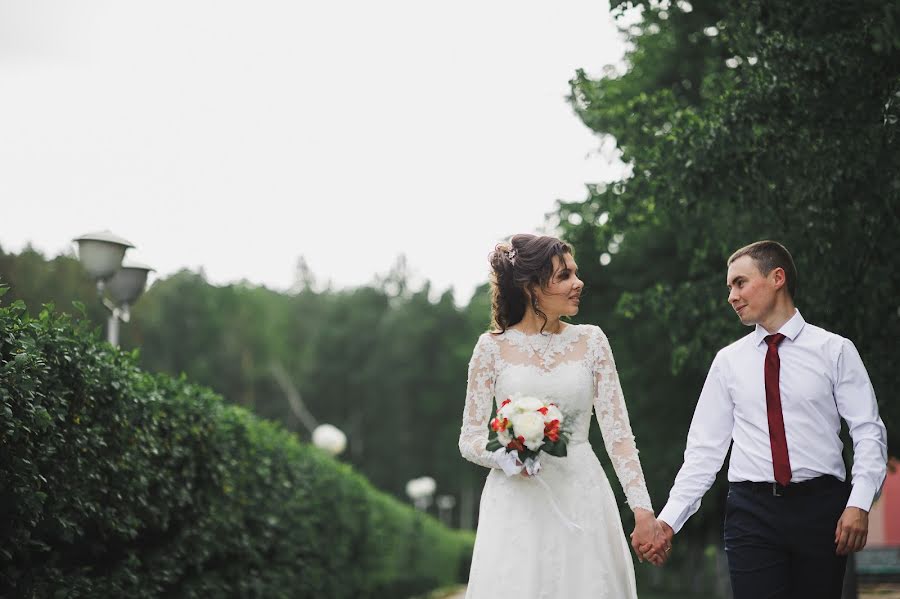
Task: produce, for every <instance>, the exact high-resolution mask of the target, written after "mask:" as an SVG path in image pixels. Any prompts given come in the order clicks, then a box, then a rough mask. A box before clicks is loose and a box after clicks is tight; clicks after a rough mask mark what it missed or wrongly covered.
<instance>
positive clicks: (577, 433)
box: [459, 325, 653, 511]
mask: <svg viewBox="0 0 900 599" xmlns="http://www.w3.org/2000/svg"><path fill="white" fill-rule="evenodd" d="M516 392H520V393H524V394H528V395H534V396H536V397H540V398H541V399H546V400H549V401H553V402H555V403H556V404H557V405H558V406H559V407H560V409H561V410H562V412H563V414H564V416H565V424H564V428H566V429H567V430H568V431H570V433H571V436H570V439H569V445H570V446H572V445H575V444H578V443H585V442H587V439H588V429H589V427H590V419H591V413H592V411H593V412H595V413H596V415H597V421H598V422H599V424H600V430H601V431H602V433H603V441H604V444H605V446H606V451H607V453H608V454H609V457H610V460H611V461H612V464H613V468H614V469H615V471H616V476H618V478H619V482H620V483H621V485H622V488H623V489H624V491H625V495H626V497H627V499H628V504H629V506H631V508H632V509H634V508H638V507H640V508H645V509H648V510H651V511H652V509H653V508H652V506H651V504H650V496H649V494H648V493H647V485H646V483H645V482H644V475H643V471H642V470H641V463H640V459H639V458H638V450H637V447H636V446H635V442H634V435H633V434H632V432H631V425H630V423H629V421H628V412H627V410H626V408H625V400H624V397H623V395H622V387H621V385H620V384H619V375H618V373H617V372H616V364H615V361H614V360H613V355H612V350H611V349H610V346H609V341H608V340H607V338H606V335H604V334H603V331H601V330H600V328H599V327H596V326H592V325H565V327H564V329H563V330H562V331H561V332H560V333H558V334H555V335H547V334H543V335H541V334H536V335H526V334H524V333H521V332H519V331H516V330H513V329H508V330H507V331H506V332H505V333H502V334H500V335H494V334H491V333H484V334H483V335H481V337H479V339H478V343H477V344H476V345H475V350H474V352H473V354H472V360H471V362H470V363H469V380H468V387H467V390H466V403H465V408H464V410H463V421H462V429H461V431H460V436H459V450H460V453H461V454H462V456H463V457H464V458H466V459H467V460H469V461H471V462H474V463H476V464H480V465H482V466H486V467H488V468H498V465H497V464H496V463H495V462H494V460H493V456H492V455H491V453H490V452H488V451H487V450H485V446H486V445H487V439H488V419H489V418H490V415H491V411H492V408H493V406H494V400H495V399H500V400H502V399H503V398H505V397H508V396H510V395H512V394H513V393H516Z"/></svg>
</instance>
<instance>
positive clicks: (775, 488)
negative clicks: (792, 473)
mask: <svg viewBox="0 0 900 599" xmlns="http://www.w3.org/2000/svg"><path fill="white" fill-rule="evenodd" d="M785 490H787V487H784V486H782V485H779V484H778V483H772V497H784V492H785Z"/></svg>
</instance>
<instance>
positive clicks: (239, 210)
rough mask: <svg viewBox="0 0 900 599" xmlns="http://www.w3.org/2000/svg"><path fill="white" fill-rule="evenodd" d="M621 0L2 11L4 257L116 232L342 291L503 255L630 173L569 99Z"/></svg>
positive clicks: (171, 250)
mask: <svg viewBox="0 0 900 599" xmlns="http://www.w3.org/2000/svg"><path fill="white" fill-rule="evenodd" d="M623 49H624V44H623V41H622V40H621V38H620V36H619V34H618V33H617V31H616V28H615V26H614V24H613V22H612V20H611V17H610V15H609V12H608V4H607V3H605V2H600V1H593V2H588V1H582V0H577V1H576V0H570V1H566V2H559V3H549V2H546V0H542V1H540V2H539V1H533V0H515V1H512V0H489V1H484V0H481V1H473V0H455V1H453V2H448V1H444V2H432V1H428V0H402V1H399V0H384V1H380V2H371V1H362V0H344V1H337V2H302V1H300V2H298V1H296V0H294V1H291V2H288V1H280V0H264V1H255V2H250V1H244V2H235V1H231V0H224V1H223V0H215V1H213V0H207V1H198V0H177V1H170V0H154V1H153V2H149V1H145V2H126V1H122V0H115V1H107V2H100V1H96V0H80V1H78V2H72V1H71V0H56V1H46V0H28V1H25V0H21V1H6V2H2V3H0V246H2V248H3V249H4V250H5V251H7V252H9V251H15V252H18V251H19V250H21V249H22V247H24V246H25V244H26V243H28V242H31V243H32V245H34V246H35V247H36V248H38V249H40V250H41V251H43V252H45V253H46V254H48V255H51V256H52V255H56V254H58V253H61V252H66V251H69V250H70V249H71V248H72V244H71V239H72V238H73V237H76V236H77V235H79V234H82V233H86V232H89V231H96V230H101V229H110V230H112V231H113V232H114V233H116V234H118V235H121V236H123V237H125V238H126V239H128V240H130V241H131V242H132V243H134V244H135V245H136V246H137V250H136V251H135V250H132V252H131V253H132V254H133V257H134V258H135V259H138V260H141V261H143V262H146V263H148V264H150V265H151V266H153V267H155V268H156V269H157V271H158V273H157V274H158V276H165V275H168V274H171V273H173V272H175V271H177V270H178V269H180V268H183V267H187V268H191V269H195V270H196V269H199V268H202V269H203V270H204V271H205V273H206V275H207V277H208V278H209V280H210V281H211V282H214V283H226V282H230V281H237V280H240V279H247V280H249V281H251V282H254V283H259V284H265V285H267V286H270V287H274V288H278V289H287V288H288V287H289V286H290V285H291V283H292V281H293V278H294V271H295V265H296V263H297V259H298V257H299V256H301V255H302V256H304V257H305V258H306V260H307V261H308V263H309V265H310V267H311V268H312V271H313V272H314V274H315V275H316V276H317V277H319V278H320V279H323V280H325V279H331V280H332V281H333V282H334V284H336V285H337V286H352V285H359V284H364V283H366V282H369V281H371V280H372V278H373V276H374V275H375V274H376V273H384V272H386V271H387V270H388V269H389V268H390V266H391V265H392V264H393V263H394V262H395V259H396V257H397V256H398V255H399V254H401V253H402V254H405V255H406V256H407V259H408V263H409V266H410V267H411V269H412V271H413V272H414V273H415V274H416V275H418V276H419V277H420V278H427V279H429V280H431V281H432V283H433V285H434V286H435V287H436V288H437V289H439V290H443V289H446V288H449V287H453V288H454V289H455V291H456V297H457V301H458V302H460V303H464V302H466V301H467V300H468V298H469V297H470V295H471V293H472V290H473V289H474V287H475V286H476V285H477V284H478V283H480V282H482V281H484V280H485V279H486V276H487V262H486V255H487V253H488V252H489V251H490V249H491V248H492V247H493V245H494V244H495V243H496V242H497V241H499V240H501V239H502V238H504V237H506V236H508V235H509V234H512V233H516V232H534V231H535V230H537V229H538V228H539V227H541V226H542V225H543V223H544V215H545V213H548V212H550V211H552V210H553V209H554V206H555V202H556V200H557V199H565V200H570V201H571V200H582V199H584V197H585V188H584V185H585V184H586V183H590V182H598V181H604V180H613V179H615V178H617V177H618V176H619V175H620V173H621V168H622V167H621V165H620V164H618V163H617V161H616V160H615V158H614V156H612V155H611V153H610V152H608V151H607V152H603V151H600V142H601V140H600V139H599V138H598V137H597V136H596V135H594V134H593V133H591V132H590V131H589V130H588V129H587V128H586V127H585V126H584V125H583V124H582V123H581V122H580V121H579V120H578V119H577V117H575V116H574V114H573V112H572V110H571V108H570V107H569V105H568V104H567V102H566V101H565V96H566V94H567V92H568V80H569V79H570V78H571V77H572V76H573V75H574V73H575V70H576V69H577V68H579V67H580V68H584V69H585V70H587V71H588V72H589V73H591V74H594V75H598V74H599V73H600V72H601V71H602V69H603V67H604V65H607V64H610V63H618V62H619V61H620V60H621V57H622V53H623Z"/></svg>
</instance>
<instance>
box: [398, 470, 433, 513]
mask: <svg viewBox="0 0 900 599" xmlns="http://www.w3.org/2000/svg"><path fill="white" fill-rule="evenodd" d="M436 487H437V484H436V483H435V482H434V479H433V478H431V477H430V476H422V477H419V478H414V479H412V480H411V481H409V482H408V483H406V494H407V495H409V498H410V499H412V500H413V505H414V506H415V507H416V509H417V510H420V511H425V510H427V509H428V506H429V505H431V497H432V495H434V490H435V488H436Z"/></svg>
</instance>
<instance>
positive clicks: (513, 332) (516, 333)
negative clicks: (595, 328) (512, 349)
mask: <svg viewBox="0 0 900 599" xmlns="http://www.w3.org/2000/svg"><path fill="white" fill-rule="evenodd" d="M576 328H577V325H574V324H568V323H566V324H565V326H563V329H562V330H561V331H560V332H558V333H549V332H546V331H545V332H543V333H526V332H524V331H520V330H519V329H506V331H505V332H504V333H503V335H504V336H510V337H524V338H526V339H535V338H543V339H547V338H548V337H556V338H560V339H563V338H565V337H568V336H569V335H570V334H571V332H572V331H574V330H575V329H576Z"/></svg>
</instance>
